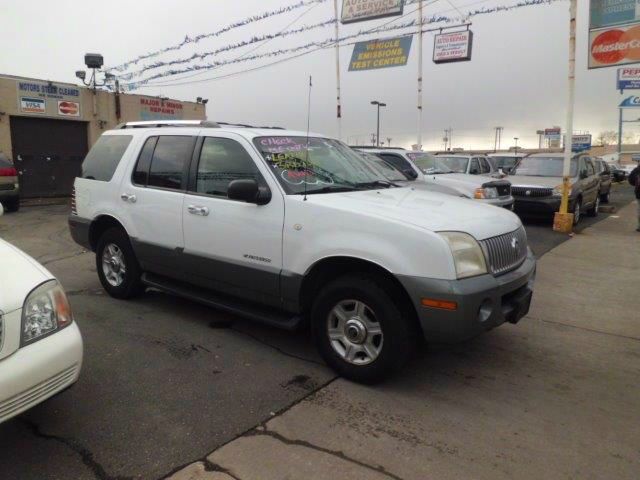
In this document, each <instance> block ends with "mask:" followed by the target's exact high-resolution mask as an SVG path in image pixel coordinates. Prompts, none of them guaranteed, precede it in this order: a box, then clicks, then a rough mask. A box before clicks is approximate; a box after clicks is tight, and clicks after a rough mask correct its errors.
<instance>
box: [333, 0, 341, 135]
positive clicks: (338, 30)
mask: <svg viewBox="0 0 640 480" xmlns="http://www.w3.org/2000/svg"><path fill="white" fill-rule="evenodd" d="M333 6H334V7H335V12H336V81H337V89H338V97H337V100H338V107H337V108H338V111H337V115H338V117H337V118H338V140H342V98H341V92H340V90H341V89H340V20H339V13H338V0H333Z"/></svg>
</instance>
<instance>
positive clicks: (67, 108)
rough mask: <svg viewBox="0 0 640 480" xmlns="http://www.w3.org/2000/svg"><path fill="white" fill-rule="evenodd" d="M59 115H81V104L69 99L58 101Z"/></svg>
mask: <svg viewBox="0 0 640 480" xmlns="http://www.w3.org/2000/svg"><path fill="white" fill-rule="evenodd" d="M58 115H62V116H63V117H79V116H80V104H79V103H78V102H69V101H67V100H63V101H58Z"/></svg>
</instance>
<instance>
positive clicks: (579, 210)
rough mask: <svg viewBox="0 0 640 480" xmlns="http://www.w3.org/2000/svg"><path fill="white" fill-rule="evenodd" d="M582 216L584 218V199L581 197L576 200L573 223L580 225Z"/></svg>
mask: <svg viewBox="0 0 640 480" xmlns="http://www.w3.org/2000/svg"><path fill="white" fill-rule="evenodd" d="M581 218H582V199H581V198H579V199H577V200H576V204H575V206H574V207H573V224H574V225H578V223H579V222H580V219H581Z"/></svg>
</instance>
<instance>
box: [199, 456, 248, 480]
mask: <svg viewBox="0 0 640 480" xmlns="http://www.w3.org/2000/svg"><path fill="white" fill-rule="evenodd" d="M202 463H203V464H204V470H205V471H206V472H220V473H224V474H226V475H229V476H230V477H231V478H233V479H234V480H242V479H241V478H240V477H238V476H237V475H235V474H234V473H232V472H231V470H228V469H226V468H224V467H223V466H222V465H218V464H215V463H213V462H212V461H211V460H209V459H207V458H205V459H204V460H202Z"/></svg>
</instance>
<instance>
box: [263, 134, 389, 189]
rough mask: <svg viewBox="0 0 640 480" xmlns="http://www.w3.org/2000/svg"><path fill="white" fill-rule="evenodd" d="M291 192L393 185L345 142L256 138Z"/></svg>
mask: <svg viewBox="0 0 640 480" xmlns="http://www.w3.org/2000/svg"><path fill="white" fill-rule="evenodd" d="M253 142H254V144H255V145H256V147H257V148H258V150H259V151H260V152H261V153H262V156H263V157H264V159H265V160H266V161H267V164H268V165H269V166H270V167H271V168H272V169H273V171H274V173H275V175H276V177H277V179H278V181H279V182H280V184H281V185H282V186H283V187H284V189H285V191H286V192H287V194H289V195H300V194H303V193H308V194H314V193H331V192H345V191H352V190H364V189H373V188H380V187H391V186H393V184H391V183H389V180H388V179H387V178H386V177H385V176H383V175H382V174H381V173H380V172H379V171H377V170H375V169H372V168H369V167H368V166H367V165H366V164H365V162H364V161H363V160H362V158H361V157H360V156H359V155H358V154H357V153H355V152H354V151H353V150H351V149H350V148H349V147H347V146H346V145H345V144H343V143H341V142H339V141H337V140H331V139H328V138H318V137H310V138H306V137H285V136H273V137H257V138H255V139H254V140H253Z"/></svg>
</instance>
